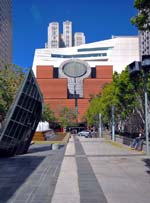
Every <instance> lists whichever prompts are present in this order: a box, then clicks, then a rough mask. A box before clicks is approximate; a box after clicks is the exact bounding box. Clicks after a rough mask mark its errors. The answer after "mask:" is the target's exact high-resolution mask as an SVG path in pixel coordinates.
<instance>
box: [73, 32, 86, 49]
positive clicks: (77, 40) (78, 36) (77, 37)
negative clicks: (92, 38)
mask: <svg viewBox="0 0 150 203" xmlns="http://www.w3.org/2000/svg"><path fill="white" fill-rule="evenodd" d="M82 44H85V35H84V33H83V32H76V33H75V34H74V46H79V45H82Z"/></svg>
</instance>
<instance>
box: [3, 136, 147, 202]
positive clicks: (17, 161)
mask: <svg viewBox="0 0 150 203" xmlns="http://www.w3.org/2000/svg"><path fill="white" fill-rule="evenodd" d="M0 203H150V157H146V156H144V155H143V154H141V153H140V152H137V151H132V150H130V149H129V147H126V146H123V145H121V144H116V143H113V142H110V141H107V140H104V139H103V138H101V139H100V138H84V137H76V136H72V137H71V138H70V141H69V143H68V145H67V147H62V148H61V149H59V150H50V146H49V145H33V146H31V148H30V150H29V153H28V154H26V155H21V156H16V157H11V158H0Z"/></svg>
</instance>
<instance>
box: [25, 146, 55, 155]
mask: <svg viewBox="0 0 150 203" xmlns="http://www.w3.org/2000/svg"><path fill="white" fill-rule="evenodd" d="M51 149H52V146H51V145H46V146H45V145H44V146H41V145H40V146H38V145H35V146H32V147H30V148H29V150H28V154H31V153H37V152H44V151H49V150H51Z"/></svg>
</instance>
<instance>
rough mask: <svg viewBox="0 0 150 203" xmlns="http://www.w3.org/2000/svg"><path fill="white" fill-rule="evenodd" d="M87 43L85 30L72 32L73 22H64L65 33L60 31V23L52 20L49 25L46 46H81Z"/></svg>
mask: <svg viewBox="0 0 150 203" xmlns="http://www.w3.org/2000/svg"><path fill="white" fill-rule="evenodd" d="M82 44H85V35H84V33H83V32H76V33H75V34H73V32H72V22H71V21H68V20H67V21H64V22H63V33H60V31H59V23H58V22H51V23H49V26H48V41H47V43H45V48H50V49H51V48H64V47H72V46H79V45H82Z"/></svg>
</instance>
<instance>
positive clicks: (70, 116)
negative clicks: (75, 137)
mask: <svg viewBox="0 0 150 203" xmlns="http://www.w3.org/2000/svg"><path fill="white" fill-rule="evenodd" d="M76 118H77V116H76V112H75V110H74V109H72V108H68V107H66V106H65V107H62V109H61V110H60V112H59V121H60V124H61V126H62V127H64V128H66V127H67V126H71V125H73V124H74V123H75V122H76Z"/></svg>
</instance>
